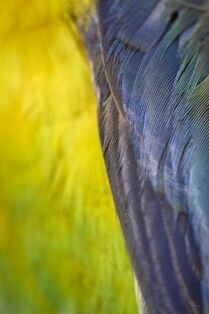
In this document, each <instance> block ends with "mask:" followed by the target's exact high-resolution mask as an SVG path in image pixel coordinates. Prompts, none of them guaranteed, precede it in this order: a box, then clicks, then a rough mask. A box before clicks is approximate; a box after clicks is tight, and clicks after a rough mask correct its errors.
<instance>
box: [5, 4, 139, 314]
mask: <svg viewBox="0 0 209 314" xmlns="http://www.w3.org/2000/svg"><path fill="white" fill-rule="evenodd" d="M0 3H1V10H0V91H1V93H0V125H1V132H0V313H1V314H13V313H14V314H33V313H35V314H36V313H37V314H38V313H40V314H41V313H43V314H45V313H50V314H52V313H57V314H94V313H95V314H129V313H130V314H135V313H136V302H135V295H134V287H133V278H132V272H131V267H130V263H129V260H128V258H127V256H126V251H125V245H124V242H123V239H122V236H121V231H120V227H119V223H118V219H117V217H116V214H115V209H114V206H113V202H112V197H111V193H110V190H109V186H108V182H107V177H106V172H105V168H104V163H103V160H102V154H101V150H100V145H99V139H98V134H97V126H96V124H97V122H96V101H95V97H94V94H93V91H92V87H91V81H90V74H89V67H88V63H87V61H86V58H85V52H84V49H83V46H82V44H81V41H80V38H79V35H78V33H77V31H76V28H75V25H74V22H73V17H74V16H77V15H79V16H80V15H82V14H81V12H82V11H83V10H86V6H87V5H88V0H86V1H84V0H83V1H79V3H77V2H76V1H75V0H74V1H73V0H30V1H26V0H15V1H14V0H7V1H3V0H2V1H1V2H0Z"/></svg>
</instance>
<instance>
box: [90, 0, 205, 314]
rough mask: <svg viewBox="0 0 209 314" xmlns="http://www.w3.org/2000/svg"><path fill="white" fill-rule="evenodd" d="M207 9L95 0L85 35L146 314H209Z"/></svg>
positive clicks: (107, 157) (111, 177)
mask: <svg viewBox="0 0 209 314" xmlns="http://www.w3.org/2000/svg"><path fill="white" fill-rule="evenodd" d="M206 5H207V1H206V2H203V3H202V2H200V1H184V2H183V1H182V2H181V1H166V0H161V1H158V0H150V1H146V2H143V1H141V2H140V1H138V0H130V1H122V0H115V1H112V0H100V1H99V2H98V9H97V21H96V24H95V25H94V27H92V29H93V31H90V33H94V39H95V42H97V43H99V44H97V47H96V48H95V44H94V45H92V46H91V45H90V46H89V51H90V58H91V59H92V61H93V64H94V75H95V83H96V88H97V91H98V99H99V105H98V124H99V132H100V138H101V144H102V149H103V154H104V158H105V162H106V166H107V171H108V175H109V180H110V184H111V188H112V192H113V196H114V200H115V204H116V208H117V211H118V214H119V218H120V222H121V226H122V229H123V233H124V236H125V239H126V243H127V247H128V250H129V253H130V256H131V260H132V263H133V267H134V271H135V273H136V276H137V278H138V282H139V285H140V288H141V291H142V295H143V298H144V300H145V303H146V306H147V309H148V313H202V312H203V311H204V312H205V313H208V307H209V297H208V296H209V293H208V291H209V289H208V282H209V280H208V278H209V277H208V276H209V271H208V257H209V245H208V233H209V227H208V224H209V219H208V218H209V210H208V205H207V204H208V201H209V182H208V180H209V176H208V173H209V163H208V157H209V143H208V141H209V137H208V136H207V134H208V133H207V132H208V130H209V117H208V102H209V88H208V86H209V79H208V75H209V65H208V62H207V61H208V52H209V44H208V43H207V39H209V37H208V33H207V29H208V26H209V22H208V18H207V14H206V10H207V6H206ZM208 42H209V41H208ZM93 47H94V48H93Z"/></svg>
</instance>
